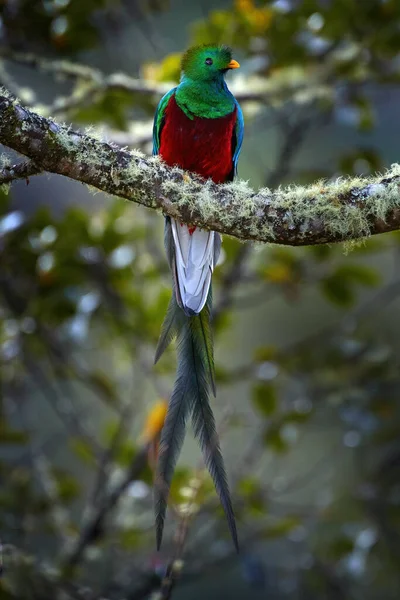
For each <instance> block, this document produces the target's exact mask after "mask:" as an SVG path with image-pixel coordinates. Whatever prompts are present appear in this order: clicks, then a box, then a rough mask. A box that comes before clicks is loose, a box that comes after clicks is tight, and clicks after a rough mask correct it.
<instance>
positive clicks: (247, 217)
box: [0, 90, 400, 246]
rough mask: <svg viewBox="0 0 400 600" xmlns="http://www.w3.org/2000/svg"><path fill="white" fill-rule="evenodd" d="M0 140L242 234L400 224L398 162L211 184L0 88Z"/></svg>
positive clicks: (319, 238) (49, 163) (332, 236)
mask: <svg viewBox="0 0 400 600" xmlns="http://www.w3.org/2000/svg"><path fill="white" fill-rule="evenodd" d="M0 143H2V144H4V145H5V146H8V147H9V148H12V149H13V150H16V151H18V152H20V153H21V154H24V155H25V156H27V157H28V158H30V159H31V161H33V162H34V163H35V164H36V165H37V167H38V168H41V169H42V170H45V171H49V172H51V173H58V174H60V175H64V176H66V177H70V178H71V179H75V180H76V181H81V182H82V183H85V184H89V185H91V186H94V187H96V188H97V189H99V190H102V191H104V192H106V193H109V194H113V195H116V196H120V197H122V198H126V199H127V200H131V201H133V202H136V203H138V204H142V205H143V206H147V207H148V208H152V209H161V210H162V211H163V212H164V213H165V214H167V215H170V216H171V217H174V218H177V219H178V220H180V221H181V222H183V223H190V224H194V225H198V226H200V227H203V228H206V229H212V230H214V231H219V232H220V233H225V234H229V235H232V236H235V237H237V238H239V239H242V240H255V241H259V242H274V243H278V244H286V245H292V246H303V245H309V244H321V243H331V242H339V241H346V240H354V239H359V238H361V237H363V236H367V235H373V234H377V233H383V232H387V231H393V230H395V229H400V189H399V183H400V166H399V165H393V166H392V168H391V169H390V170H389V171H388V172H387V173H386V174H385V175H384V176H372V177H368V178H367V177H366V178H361V177H355V178H349V179H338V180H336V181H334V182H317V183H315V184H313V185H311V186H308V187H303V186H290V187H288V188H279V189H277V190H275V191H271V190H270V189H268V188H265V189H260V190H259V191H254V190H252V189H251V188H250V187H249V186H248V185H247V183H245V182H241V181H239V182H234V183H229V184H224V185H216V184H214V183H212V182H211V181H204V180H202V179H200V178H198V177H195V176H191V175H189V174H187V173H185V172H183V171H182V170H181V169H178V168H169V167H167V166H166V165H165V164H164V163H163V162H162V161H161V160H160V159H159V158H158V157H146V156H145V155H144V154H141V153H140V152H137V151H131V152H128V151H124V150H121V149H120V148H118V147H116V146H114V145H111V144H108V143H106V142H103V141H100V140H98V139H95V138H93V137H91V136H89V135H87V134H85V133H79V132H76V131H73V130H72V129H70V128H67V127H65V126H62V125H59V124H57V123H55V122H54V121H52V120H51V119H46V118H44V117H41V116H39V115H37V114H35V113H34V112H32V111H29V110H27V109H26V108H24V107H22V106H21V105H20V104H18V103H16V102H15V101H14V100H13V99H11V98H9V97H8V95H7V93H6V92H5V91H4V90H3V91H2V92H0ZM1 183H2V181H1V179H0V184H1Z"/></svg>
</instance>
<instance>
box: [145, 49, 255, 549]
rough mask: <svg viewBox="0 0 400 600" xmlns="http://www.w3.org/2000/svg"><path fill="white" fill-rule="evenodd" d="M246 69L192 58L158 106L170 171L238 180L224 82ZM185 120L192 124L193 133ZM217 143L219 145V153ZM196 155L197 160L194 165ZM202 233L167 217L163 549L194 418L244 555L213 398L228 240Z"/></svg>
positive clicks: (213, 52)
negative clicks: (214, 324) (214, 288)
mask: <svg viewBox="0 0 400 600" xmlns="http://www.w3.org/2000/svg"><path fill="white" fill-rule="evenodd" d="M238 66H239V64H238V63H237V62H236V61H235V60H233V59H232V54H231V50H230V49H229V48H227V47H226V46H210V45H207V46H201V47H196V48H191V49H189V50H188V51H187V52H186V53H185V55H184V57H183V59H182V78H181V82H180V83H179V85H178V86H177V87H175V88H173V89H172V90H171V91H170V92H168V93H167V94H166V95H165V96H164V97H163V98H162V99H161V100H160V103H159V105H158V107H157V111H156V114H155V118H154V128H153V153H154V154H160V155H161V157H162V158H163V159H164V160H165V161H166V162H167V164H170V166H173V165H174V164H178V165H180V166H181V167H182V168H188V169H190V170H193V171H194V172H196V173H197V174H198V175H200V176H202V177H205V178H209V177H211V178H212V179H213V180H214V182H216V183H219V182H223V181H228V180H231V179H232V178H233V176H234V174H235V173H236V168H237V161H238V157H239V153H240V149H241V145H242V140H243V115H242V111H241V110H240V106H239V104H238V103H237V101H236V100H235V98H234V97H233V95H232V94H231V93H230V91H229V90H228V87H227V85H226V83H225V81H224V75H225V73H226V71H227V70H229V69H233V68H237V67H238ZM171 111H172V112H171ZM177 111H178V112H177ZM182 113H184V115H182ZM171 115H172V116H171ZM174 115H175V116H174ZM185 115H186V117H188V119H190V120H191V122H192V124H190V126H189V125H188V120H187V119H186V117H185ZM228 115H232V119H231V121H229V118H226V117H227V116H228ZM174 119H175V120H174ZM219 119H225V120H224V121H223V122H224V128H221V129H218V126H219V123H221V121H218V120H219ZM233 119H236V121H234V120H233ZM229 123H230V124H229ZM232 128H233V129H232ZM213 130H214V131H213ZM182 132H183V133H185V132H188V134H187V135H188V136H189V137H188V141H189V144H185V142H186V140H185V139H183V138H182ZM210 139H211V140H213V144H211V146H210V143H209V140H210ZM192 141H193V143H192ZM217 148H218V150H216V149H217ZM190 152H192V153H193V159H194V160H193V162H192V163H188V164H190V166H186V163H185V161H187V159H188V157H190ZM221 173H222V175H221ZM194 229H195V231H189V229H188V227H187V226H186V225H182V224H180V223H177V222H176V221H175V220H173V219H171V218H170V217H167V218H166V222H165V240H164V243H165V249H166V254H167V257H168V263H169V267H170V269H171V274H172V278H173V294H172V298H171V301H170V303H169V306H168V310H167V314H166V316H165V319H164V323H163V325H162V330H161V335H160V339H159V341H158V345H157V350H156V354H155V362H157V361H158V360H159V358H160V357H161V355H162V354H163V352H164V350H165V349H166V348H167V347H168V345H169V344H170V342H171V341H172V340H173V339H174V338H176V339H177V354H178V356H177V362H178V365H177V376H176V380H175V384H174V388H173V391H172V395H171V399H170V402H169V405H168V411H167V415H166V419H165V423H164V426H163V429H162V433H161V440H160V446H159V455H158V462H157V471H156V484H155V516H156V538H157V548H160V545H161V541H162V536H163V529H164V521H165V516H166V510H167V503H168V495H169V490H170V486H171V481H172V477H173V473H174V469H175V466H176V462H177V460H178V457H179V453H180V451H181V449H182V445H183V441H184V436H185V428H186V423H187V419H188V417H189V416H191V419H192V425H193V430H194V434H195V437H196V439H197V440H198V442H199V444H200V447H201V450H202V453H203V456H204V461H205V464H206V466H207V468H208V471H209V473H210V475H211V477H212V479H213V482H214V485H215V489H216V490H217V493H218V495H219V498H220V501H221V504H222V507H223V509H224V511H225V515H226V517H227V521H228V525H229V529H230V533H231V536H232V539H233V542H234V545H235V548H236V549H238V538H237V532H236V524H235V517H234V513H233V508H232V503H231V499H230V493H229V488H228V483H227V478H226V472H225V467H224V461H223V458H222V454H221V450H220V446H219V440H218V435H217V432H216V426H215V419H214V415H213V412H212V409H211V406H210V402H209V396H210V392H213V394H214V396H215V374H214V355H213V339H212V331H211V325H210V318H211V304H212V293H211V284H210V277H211V273H212V270H213V268H214V266H215V265H216V264H217V261H218V256H219V251H220V244H221V240H220V236H219V235H218V234H214V233H212V232H211V233H209V234H208V235H204V234H203V233H202V232H201V230H200V231H198V230H196V228H194ZM188 231H189V233H188ZM210 236H212V237H210ZM210 249H211V252H210ZM207 269H209V271H208V272H207V271H206V270H207Z"/></svg>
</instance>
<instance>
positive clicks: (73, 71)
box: [0, 48, 332, 110]
mask: <svg viewBox="0 0 400 600" xmlns="http://www.w3.org/2000/svg"><path fill="white" fill-rule="evenodd" d="M0 57H2V58H3V59H6V60H9V61H11V62H13V63H17V64H20V65H24V66H26V67H30V68H33V69H37V70H39V71H42V72H43V73H49V74H51V75H54V76H55V77H57V78H60V77H64V78H67V79H70V80H72V81H77V80H82V81H84V82H85V83H86V84H90V85H89V86H88V93H89V94H91V93H92V91H93V89H95V90H97V91H110V90H120V91H124V92H129V93H132V94H140V95H142V96H154V97H160V96H162V95H164V94H165V93H166V92H168V91H169V90H170V89H171V87H172V86H173V85H174V83H173V82H171V83H157V82H153V81H148V80H146V79H137V78H134V77H130V76H129V75H126V74H125V73H112V74H110V75H107V74H105V73H103V72H102V71H101V70H100V69H96V68H93V67H89V66H87V65H81V64H78V63H72V62H69V61H67V60H49V59H46V58H41V57H38V56H35V55H34V54H24V53H18V52H13V51H12V50H10V49H8V48H1V50H0ZM231 90H232V92H233V93H234V94H235V96H236V98H237V99H238V100H239V102H242V103H246V102H261V103H265V104H267V103H269V102H271V101H273V100H279V99H282V98H287V97H290V98H291V100H292V101H294V102H296V101H298V102H302V103H303V102H304V101H305V100H307V99H316V98H321V97H327V96H328V97H331V96H332V86H331V85H329V78H328V75H327V69H326V65H323V68H320V69H316V68H315V69H314V70H313V72H309V71H308V72H305V71H304V72H302V71H301V70H299V69H281V70H280V71H278V72H276V73H273V74H271V76H270V77H268V78H265V77H257V76H251V77H250V78H246V80H245V81H244V80H243V79H242V78H241V77H236V78H235V81H234V82H233V84H232V85H231ZM61 100H62V102H61ZM61 100H60V110H65V109H66V108H67V109H68V108H71V107H70V106H69V105H68V99H67V98H62V99H61ZM61 105H62V106H61ZM56 110H57V108H56Z"/></svg>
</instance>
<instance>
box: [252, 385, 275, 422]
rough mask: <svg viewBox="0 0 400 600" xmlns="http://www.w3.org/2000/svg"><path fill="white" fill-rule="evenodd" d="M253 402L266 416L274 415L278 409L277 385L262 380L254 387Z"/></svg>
mask: <svg viewBox="0 0 400 600" xmlns="http://www.w3.org/2000/svg"><path fill="white" fill-rule="evenodd" d="M252 400H253V404H254V405H255V406H256V408H257V409H258V411H259V412H260V413H261V414H262V415H264V416H265V417H270V416H271V415H273V414H274V413H275V411H276V409H277V405H278V398H277V394H276V389H275V386H274V385H273V384H272V383H269V382H260V383H257V384H256V385H255V386H254V387H253V394H252Z"/></svg>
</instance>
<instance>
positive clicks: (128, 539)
mask: <svg viewBox="0 0 400 600" xmlns="http://www.w3.org/2000/svg"><path fill="white" fill-rule="evenodd" d="M142 541H143V531H141V530H140V529H136V528H135V527H131V528H129V529H125V530H123V531H121V532H120V534H119V542H120V545H121V547H122V548H123V549H124V550H134V549H135V548H137V547H138V546H140V545H141V543H142Z"/></svg>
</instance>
